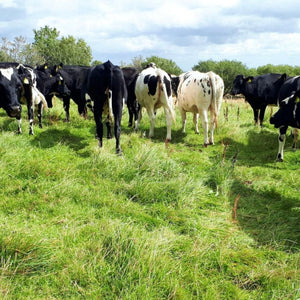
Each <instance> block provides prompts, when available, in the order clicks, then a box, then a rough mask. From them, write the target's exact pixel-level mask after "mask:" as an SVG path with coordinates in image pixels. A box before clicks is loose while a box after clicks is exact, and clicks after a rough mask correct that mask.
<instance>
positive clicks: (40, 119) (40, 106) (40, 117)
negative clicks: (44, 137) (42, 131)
mask: <svg viewBox="0 0 300 300" xmlns="http://www.w3.org/2000/svg"><path fill="white" fill-rule="evenodd" d="M42 115H43V103H42V102H40V103H39V104H38V119H39V127H40V128H43V124H42Z"/></svg>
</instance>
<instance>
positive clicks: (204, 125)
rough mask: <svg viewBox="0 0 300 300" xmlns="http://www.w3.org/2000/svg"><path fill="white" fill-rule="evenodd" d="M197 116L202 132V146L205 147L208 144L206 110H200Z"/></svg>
mask: <svg viewBox="0 0 300 300" xmlns="http://www.w3.org/2000/svg"><path fill="white" fill-rule="evenodd" d="M199 116H200V118H201V123H202V128H203V134H204V146H205V147H206V146H207V145H208V144H209V141H208V118H207V111H206V110H204V111H200V112H199Z"/></svg>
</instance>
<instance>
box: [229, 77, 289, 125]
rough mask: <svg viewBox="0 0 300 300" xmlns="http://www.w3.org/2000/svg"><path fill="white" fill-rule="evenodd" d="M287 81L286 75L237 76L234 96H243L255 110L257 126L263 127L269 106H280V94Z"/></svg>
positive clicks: (234, 83)
mask: <svg viewBox="0 0 300 300" xmlns="http://www.w3.org/2000/svg"><path fill="white" fill-rule="evenodd" d="M286 79H287V75H286V74H265V75H260V76H255V77H253V76H249V77H244V76H243V75H238V76H236V78H235V80H234V82H233V88H232V90H231V94H232V95H237V94H243V95H244V96H245V100H246V101H247V102H248V103H249V104H250V106H251V107H252V109H253V114H254V121H255V125H257V124H258V120H259V123H260V126H262V125H263V120H264V115H265V110H266V107H267V106H268V105H275V106H277V105H278V93H279V90H280V88H281V86H282V84H283V83H284V82H285V80H286Z"/></svg>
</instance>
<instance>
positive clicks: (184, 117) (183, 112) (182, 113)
mask: <svg viewBox="0 0 300 300" xmlns="http://www.w3.org/2000/svg"><path fill="white" fill-rule="evenodd" d="M179 110H180V114H181V121H182V133H185V125H186V112H185V111H184V110H183V109H182V108H180V109H179Z"/></svg>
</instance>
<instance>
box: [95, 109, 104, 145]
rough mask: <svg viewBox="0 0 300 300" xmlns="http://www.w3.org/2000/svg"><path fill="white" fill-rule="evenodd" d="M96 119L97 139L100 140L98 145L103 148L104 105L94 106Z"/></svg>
mask: <svg viewBox="0 0 300 300" xmlns="http://www.w3.org/2000/svg"><path fill="white" fill-rule="evenodd" d="M94 120H95V123H96V139H97V140H98V145H99V147H100V148H101V147H102V145H103V143H102V139H103V124H102V107H101V108H99V107H94Z"/></svg>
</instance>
